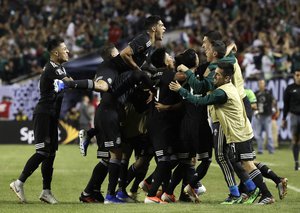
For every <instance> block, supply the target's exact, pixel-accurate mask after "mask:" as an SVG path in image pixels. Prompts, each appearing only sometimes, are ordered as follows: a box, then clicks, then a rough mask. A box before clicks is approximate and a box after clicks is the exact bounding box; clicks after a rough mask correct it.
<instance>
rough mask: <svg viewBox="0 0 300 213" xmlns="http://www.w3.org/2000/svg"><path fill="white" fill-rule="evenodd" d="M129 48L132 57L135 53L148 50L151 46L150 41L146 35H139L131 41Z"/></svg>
mask: <svg viewBox="0 0 300 213" xmlns="http://www.w3.org/2000/svg"><path fill="white" fill-rule="evenodd" d="M129 46H130V47H131V49H132V51H133V55H135V54H137V53H142V52H144V51H145V50H146V49H148V48H149V47H150V46H151V41H150V39H149V36H147V35H146V34H141V35H139V36H137V37H136V38H135V39H133V40H132V41H131V42H130V43H129Z"/></svg>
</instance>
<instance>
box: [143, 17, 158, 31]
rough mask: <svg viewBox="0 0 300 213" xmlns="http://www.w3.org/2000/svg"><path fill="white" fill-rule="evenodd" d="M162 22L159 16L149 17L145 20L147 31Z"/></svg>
mask: <svg viewBox="0 0 300 213" xmlns="http://www.w3.org/2000/svg"><path fill="white" fill-rule="evenodd" d="M160 20H161V17H160V16H158V15H153V16H149V17H148V18H146V19H145V30H149V29H150V28H151V27H153V26H154V25H156V24H157V23H158V22H159V21H160Z"/></svg>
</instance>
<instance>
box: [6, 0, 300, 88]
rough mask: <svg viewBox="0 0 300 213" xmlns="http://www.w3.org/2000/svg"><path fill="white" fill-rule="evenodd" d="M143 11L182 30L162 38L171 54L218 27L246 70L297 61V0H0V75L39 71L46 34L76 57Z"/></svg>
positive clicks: (122, 31) (138, 20)
mask: <svg viewBox="0 0 300 213" xmlns="http://www.w3.org/2000/svg"><path fill="white" fill-rule="evenodd" d="M149 14H157V15H160V16H161V17H162V19H163V20H164V23H165V25H166V27H167V31H169V32H170V31H173V30H180V31H182V32H184V33H182V37H181V39H180V40H179V41H171V42H169V43H168V44H167V46H168V47H169V49H170V50H172V51H173V54H176V53H177V52H180V51H182V50H183V49H185V48H186V47H191V48H195V49H198V50H199V48H200V46H201V41H202V36H203V33H204V32H207V31H208V30H218V31H220V32H222V34H223V35H224V37H225V38H226V40H227V41H228V42H230V41H234V42H235V43H236V45H237V47H238V52H237V54H238V55H239V57H238V59H239V62H240V63H241V65H242V68H243V70H244V72H245V76H246V77H253V76H256V75H257V74H259V75H261V74H263V75H264V77H265V78H272V77H273V76H274V73H275V74H282V73H289V72H293V71H294V70H295V69H297V68H298V67H299V64H300V50H299V44H300V36H299V35H300V27H299V26H300V1H297V0H258V1H252V0H243V1H241V0H219V1H218V0H189V1H186V0H131V1H126V0H114V1H112V0H87V1H84V0H63V1H59V0H48V1H44V0H35V1H29V0H24V1H20V0H0V46H1V49H0V80H2V82H4V83H6V84H9V83H11V81H12V79H14V78H16V77H18V76H20V75H28V74H32V73H40V72H41V71H42V67H43V65H44V64H45V62H46V60H47V57H48V54H47V52H46V51H45V48H44V46H45V45H44V44H45V42H46V40H47V37H48V36H49V35H50V34H59V35H61V36H62V37H64V38H65V40H66V43H67V44H68V48H69V49H70V52H71V56H72V58H76V57H78V56H80V55H83V54H86V53H89V52H92V51H95V50H97V49H98V48H99V47H101V46H102V45H103V44H104V43H105V42H112V43H114V44H116V45H117V46H118V47H121V46H122V45H123V44H124V43H127V42H128V41H129V40H130V39H131V38H132V37H133V36H134V35H136V34H137V33H138V32H140V31H141V29H140V27H141V26H143V24H142V21H143V19H144V17H145V16H147V15H149Z"/></svg>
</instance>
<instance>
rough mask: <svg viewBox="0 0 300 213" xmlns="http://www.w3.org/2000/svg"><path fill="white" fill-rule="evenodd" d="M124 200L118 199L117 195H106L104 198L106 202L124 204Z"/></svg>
mask: <svg viewBox="0 0 300 213" xmlns="http://www.w3.org/2000/svg"><path fill="white" fill-rule="evenodd" d="M122 203H125V202H124V201H122V200H120V199H118V198H117V197H116V196H115V195H106V196H105V199H104V204H122Z"/></svg>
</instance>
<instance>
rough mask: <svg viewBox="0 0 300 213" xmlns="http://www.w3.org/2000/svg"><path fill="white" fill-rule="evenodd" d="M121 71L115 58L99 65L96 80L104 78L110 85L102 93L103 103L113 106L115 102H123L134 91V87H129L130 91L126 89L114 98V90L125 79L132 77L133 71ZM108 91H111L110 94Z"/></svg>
mask: <svg viewBox="0 0 300 213" xmlns="http://www.w3.org/2000/svg"><path fill="white" fill-rule="evenodd" d="M119 71H120V70H119V65H118V64H116V63H115V60H114V59H112V60H109V61H104V62H102V63H101V64H100V65H99V67H98V69H97V72H96V76H95V81H98V80H103V81H105V82H106V83H107V84H108V86H109V90H108V91H107V92H102V93H101V104H105V105H107V106H111V105H113V104H116V103H117V102H118V103H121V104H123V103H124V102H125V101H126V99H127V98H128V95H129V94H130V93H131V92H132V88H128V91H126V92H125V93H124V94H123V95H121V96H120V97H118V98H117V99H114V98H113V96H112V95H111V94H112V93H113V92H114V90H116V89H117V88H118V87H120V86H121V85H122V84H123V83H124V82H125V81H127V80H128V78H130V76H131V74H132V72H133V71H127V72H122V73H119ZM108 93H110V95H108ZM116 101H117V102H116Z"/></svg>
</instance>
